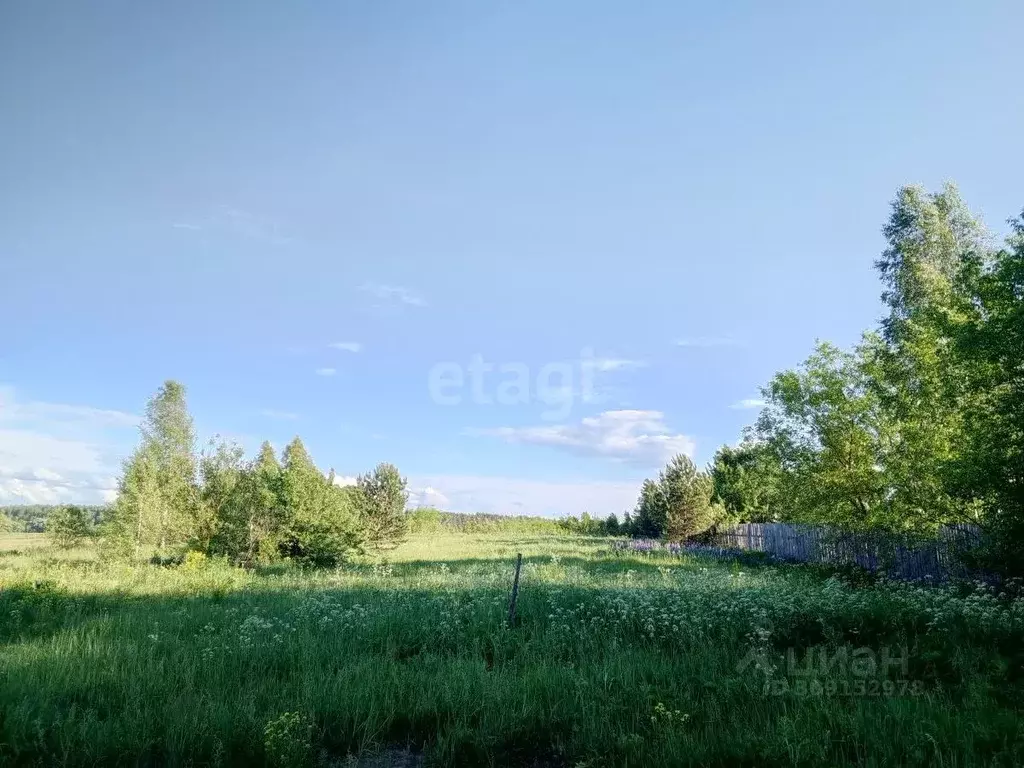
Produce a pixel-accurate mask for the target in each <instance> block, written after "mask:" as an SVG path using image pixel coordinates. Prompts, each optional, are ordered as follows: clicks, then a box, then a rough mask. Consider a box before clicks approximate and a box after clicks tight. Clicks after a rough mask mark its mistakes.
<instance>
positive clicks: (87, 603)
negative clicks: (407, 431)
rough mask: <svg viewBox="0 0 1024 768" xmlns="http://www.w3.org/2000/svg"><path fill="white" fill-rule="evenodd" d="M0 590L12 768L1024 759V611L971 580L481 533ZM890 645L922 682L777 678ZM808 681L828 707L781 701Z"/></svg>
mask: <svg viewBox="0 0 1024 768" xmlns="http://www.w3.org/2000/svg"><path fill="white" fill-rule="evenodd" d="M517 551H522V552H523V554H524V556H525V557H524V560H525V563H524V572H523V578H522V589H521V592H520V599H519V605H518V610H517V613H518V617H519V619H518V623H517V625H516V626H514V627H511V628H510V627H508V626H507V625H506V622H505V617H506V614H507V610H506V609H507V602H506V601H507V599H508V588H509V584H510V581H511V576H512V558H513V557H514V553H515V552H517ZM0 585H2V588H3V591H2V593H0V617H2V619H3V621H2V623H0V661H2V666H0V675H2V677H0V763H4V764H10V765H20V764H24V765H29V764H47V765H49V764H61V765H64V764H66V765H96V764H104V765H106V764H123V765H138V764H152V765H156V764H160V765H187V764H191V765H200V764H208V765H215V764H256V765H259V764H287V763H292V764H325V765H327V764H342V763H341V761H343V760H344V759H345V758H348V757H351V758H352V759H353V760H356V761H358V759H359V756H364V758H365V756H367V755H372V754H373V753H375V752H379V751H381V750H388V749H391V750H398V749H408V750H411V752H413V753H415V754H416V755H418V756H419V758H418V759H421V760H423V761H425V762H428V763H431V764H438V765H574V766H578V765H592V766H598V765H631V766H646V765H682V764H711V765H792V764H800V765H837V764H846V763H858V764H865V765H897V764H900V765H958V766H960V765H994V764H995V765H1015V764H1021V763H1022V762H1024V735H1022V730H1021V720H1020V715H1021V707H1022V702H1024V684H1022V679H1021V662H1022V649H1024V601H1021V600H1020V599H1015V598H1014V597H1013V596H1012V595H996V594H995V593H993V592H992V591H991V590H989V589H988V588H984V587H981V586H979V587H977V588H959V589H955V588H948V589H945V588H944V589H924V588H921V587H915V586H910V585H894V584H881V585H874V586H869V587H861V588H857V587H853V586H850V585H847V584H845V583H843V582H841V581H838V580H836V579H822V578H819V577H816V576H815V575H813V574H812V573H809V572H805V571H804V570H801V569H799V568H776V567H756V566H754V567H749V566H740V565H739V564H736V563H731V564H716V563H714V562H710V561H708V560H707V559H701V560H699V561H689V560H687V559H686V558H682V559H680V558H677V557H659V555H658V554H657V553H655V554H651V555H639V554H633V553H628V552H627V553H616V552H613V551H612V550H611V548H610V547H609V546H608V543H607V542H602V541H600V540H588V539H573V538H566V537H552V536H532V537H531V536H509V535H484V534H478V535H473V534H454V535H451V534H450V535H444V536H439V535H430V536H415V537H413V539H412V540H410V541H409V542H408V543H406V544H405V545H403V546H402V547H400V548H399V549H398V550H396V551H394V552H392V553H389V554H388V555H387V558H386V559H385V558H383V557H381V558H369V557H368V558H366V559H364V560H363V561H360V562H356V563H352V564H350V565H347V566H346V567H343V568H340V569H337V570H335V571H330V572H312V573H311V572H302V571H300V570H298V569H295V568H290V567H286V566H282V567H277V568H268V569H265V570H263V571H253V572H246V571H242V570H239V569H235V568H231V567H229V566H227V565H226V564H224V563H221V562H216V561H207V560H205V559H203V558H192V559H191V560H190V561H188V562H187V563H186V564H185V565H182V566H180V567H176V568H161V567H155V566H146V567H126V566H115V565H107V564H104V563H101V562H99V561H98V560H97V559H96V557H95V555H94V553H93V552H91V551H90V550H88V549H81V550H73V551H72V552H70V553H68V554H66V555H65V554H57V553H55V552H54V551H52V550H49V549H47V548H39V549H27V548H25V549H23V550H22V551H21V552H19V553H18V554H13V555H12V554H9V553H0ZM889 647H892V648H904V647H905V648H906V658H907V669H906V670H905V671H903V670H898V669H883V670H877V671H876V673H875V674H874V675H873V676H872V678H871V679H874V680H876V681H877V680H881V679H886V680H890V681H892V680H893V679H894V678H903V679H905V680H906V681H909V682H914V683H917V684H918V685H916V686H915V687H913V688H911V687H909V686H908V687H907V689H906V690H904V691H902V692H900V691H899V689H898V688H897V689H895V690H894V691H893V692H892V694H891V695H886V694H885V693H884V689H882V688H881V687H879V688H878V692H877V694H876V695H870V688H867V689H866V690H865V692H864V693H861V694H858V693H856V691H853V692H850V691H849V690H848V689H844V688H843V687H842V686H841V685H839V684H840V683H843V682H844V681H845V682H848V677H849V672H850V671H849V669H847V668H843V667H835V668H832V669H829V670H825V671H822V672H820V673H819V672H815V673H814V674H813V675H812V676H811V677H810V678H807V677H806V676H802V675H800V674H799V672H800V671H799V670H796V671H794V670H793V669H790V668H787V666H786V656H785V654H786V652H787V651H789V652H790V654H791V655H792V654H793V653H796V654H797V655H802V654H805V653H806V651H807V650H808V649H811V648H818V649H833V650H835V649H840V648H847V649H854V648H860V649H864V648H868V649H876V650H877V649H882V648H889ZM752 653H753V654H754V655H753V656H751V654H752ZM751 658H755V659H756V660H757V663H756V664H754V665H750V664H749V663H746V662H749V660H750V659H751ZM745 663H746V666H745ZM773 667H774V669H773ZM797 678H799V679H802V680H805V681H806V680H808V679H810V680H813V681H814V682H816V683H819V684H821V687H822V690H821V691H820V692H815V691H817V689H816V688H814V686H811V687H810V688H809V689H808V691H810V692H800V691H798V690H796V686H791V687H790V688H789V690H780V689H779V686H778V685H775V687H774V688H773V687H772V685H771V684H772V683H773V682H774V683H778V682H779V681H780V680H783V681H789V682H792V683H795V682H797ZM830 682H831V683H835V684H836V686H835V688H834V689H833V690H832V693H829V692H828V691H829V690H830V688H829V686H828V685H827V684H828V683H830ZM869 682H870V680H869ZM377 764H379V763H377Z"/></svg>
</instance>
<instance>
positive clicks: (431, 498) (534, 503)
mask: <svg viewBox="0 0 1024 768" xmlns="http://www.w3.org/2000/svg"><path fill="white" fill-rule="evenodd" d="M409 486H410V488H411V489H412V491H411V493H410V503H411V504H413V506H416V504H417V503H418V504H422V505H427V504H429V505H430V506H436V507H440V508H441V509H445V510H448V511H451V512H468V513H472V512H485V513H489V514H499V515H543V516H546V517H558V516H561V515H579V514H581V513H583V512H589V513H590V514H591V515H599V516H601V517H605V516H607V515H609V514H611V513H612V512H614V513H615V514H617V515H618V516H619V518H620V519H621V518H622V513H623V511H625V510H627V509H630V510H631V509H632V508H633V506H634V505H635V503H636V498H637V494H638V493H639V492H640V482H639V481H635V482H634V481H623V482H611V481H603V480H602V481H585V480H581V481H566V482H549V481H544V480H524V479H520V478H510V477H488V476H473V475H422V476H412V477H410V478H409ZM414 499H415V502H414V501H413V500H414Z"/></svg>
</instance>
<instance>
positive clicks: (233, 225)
mask: <svg viewBox="0 0 1024 768" xmlns="http://www.w3.org/2000/svg"><path fill="white" fill-rule="evenodd" d="M171 227H173V228H174V229H182V230H187V231H191V232H202V233H203V234H204V235H221V236H227V237H235V238H241V239H244V240H253V241H258V242H261V243H268V244H270V245H286V244H287V243H290V242H292V240H293V238H292V237H290V236H289V235H287V234H285V232H284V230H283V228H282V226H281V225H280V224H279V223H278V222H276V221H274V220H273V219H271V218H269V217H267V216H262V215H259V214H256V213H253V212H251V211H247V210H243V209H242V208H237V207H234V206H230V205H221V206H217V207H216V208H214V209H212V210H210V211H209V212H207V213H205V214H203V215H201V216H197V217H195V218H189V219H188V220H181V221H176V222H174V223H173V224H171Z"/></svg>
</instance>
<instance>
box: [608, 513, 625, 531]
mask: <svg viewBox="0 0 1024 768" xmlns="http://www.w3.org/2000/svg"><path fill="white" fill-rule="evenodd" d="M604 532H605V533H606V534H608V535H609V536H618V535H619V534H620V533H621V532H622V528H621V526H620V525H619V518H618V517H616V515H615V513H614V512H612V513H611V514H610V515H608V517H607V518H606V519H605V521H604Z"/></svg>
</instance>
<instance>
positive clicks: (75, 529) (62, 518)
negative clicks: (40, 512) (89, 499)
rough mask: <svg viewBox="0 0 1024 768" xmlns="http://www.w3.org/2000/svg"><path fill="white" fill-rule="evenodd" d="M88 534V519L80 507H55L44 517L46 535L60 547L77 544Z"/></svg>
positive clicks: (64, 547) (70, 546)
mask: <svg viewBox="0 0 1024 768" xmlns="http://www.w3.org/2000/svg"><path fill="white" fill-rule="evenodd" d="M89 534H90V530H89V519H88V517H87V516H86V512H85V510H84V509H82V508H81V507H76V506H73V505H67V506H60V507H57V508H56V509H55V510H53V511H52V512H51V513H50V516H49V517H48V518H47V519H46V535H47V536H49V538H50V540H51V541H52V542H53V543H54V545H56V546H58V547H60V548H61V549H71V548H72V547H75V546H78V545H79V544H80V543H81V542H82V541H83V540H84V539H86V538H88V537H89Z"/></svg>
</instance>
